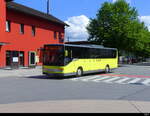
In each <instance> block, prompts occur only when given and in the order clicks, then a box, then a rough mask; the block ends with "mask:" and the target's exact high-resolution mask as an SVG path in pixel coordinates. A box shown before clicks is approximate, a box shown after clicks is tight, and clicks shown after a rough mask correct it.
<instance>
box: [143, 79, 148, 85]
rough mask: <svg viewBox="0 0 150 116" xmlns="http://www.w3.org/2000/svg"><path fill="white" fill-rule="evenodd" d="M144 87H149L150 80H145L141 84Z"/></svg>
mask: <svg viewBox="0 0 150 116" xmlns="http://www.w3.org/2000/svg"><path fill="white" fill-rule="evenodd" d="M142 84H144V85H150V79H146V80H145V81H144V82H142Z"/></svg>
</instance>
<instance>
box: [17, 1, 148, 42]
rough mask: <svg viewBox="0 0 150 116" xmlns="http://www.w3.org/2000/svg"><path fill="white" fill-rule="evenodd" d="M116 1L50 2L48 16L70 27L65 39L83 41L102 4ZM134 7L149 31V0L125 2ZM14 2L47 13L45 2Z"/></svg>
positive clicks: (67, 29) (66, 30)
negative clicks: (91, 20)
mask: <svg viewBox="0 0 150 116" xmlns="http://www.w3.org/2000/svg"><path fill="white" fill-rule="evenodd" d="M115 1H116V0H50V14H51V15H53V16H55V17H57V18H59V19H61V20H62V21H64V22H66V23H67V24H69V25H70V27H66V29H65V38H66V40H68V39H69V41H84V40H87V38H88V36H89V35H88V33H87V30H86V26H87V25H88V24H89V21H90V18H94V17H95V16H96V13H97V11H98V9H99V8H100V7H101V5H102V4H103V3H104V2H112V3H113V2H115ZM126 1H127V2H128V3H129V4H130V6H132V7H135V8H136V9H137V10H138V13H139V19H140V20H141V21H143V22H145V24H146V26H148V28H149V30H150V6H149V5H150V0H126ZM14 2H17V3H20V4H22V5H25V6H28V7H31V8H33V9H36V10H39V11H42V12H45V13H46V12H47V6H46V4H47V0H14Z"/></svg>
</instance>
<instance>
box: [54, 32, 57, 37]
mask: <svg viewBox="0 0 150 116" xmlns="http://www.w3.org/2000/svg"><path fill="white" fill-rule="evenodd" d="M54 39H57V32H56V31H54Z"/></svg>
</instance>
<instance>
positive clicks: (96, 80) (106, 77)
mask: <svg viewBox="0 0 150 116" xmlns="http://www.w3.org/2000/svg"><path fill="white" fill-rule="evenodd" d="M108 78H111V77H110V76H105V77H102V78H98V79H94V80H92V81H94V82H99V81H102V80H105V79H108Z"/></svg>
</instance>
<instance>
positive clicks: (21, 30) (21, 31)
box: [20, 24, 24, 34]
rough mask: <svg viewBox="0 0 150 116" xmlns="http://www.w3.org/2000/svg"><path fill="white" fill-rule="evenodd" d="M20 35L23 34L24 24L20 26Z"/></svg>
mask: <svg viewBox="0 0 150 116" xmlns="http://www.w3.org/2000/svg"><path fill="white" fill-rule="evenodd" d="M20 33H21V34H24V24H20Z"/></svg>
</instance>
